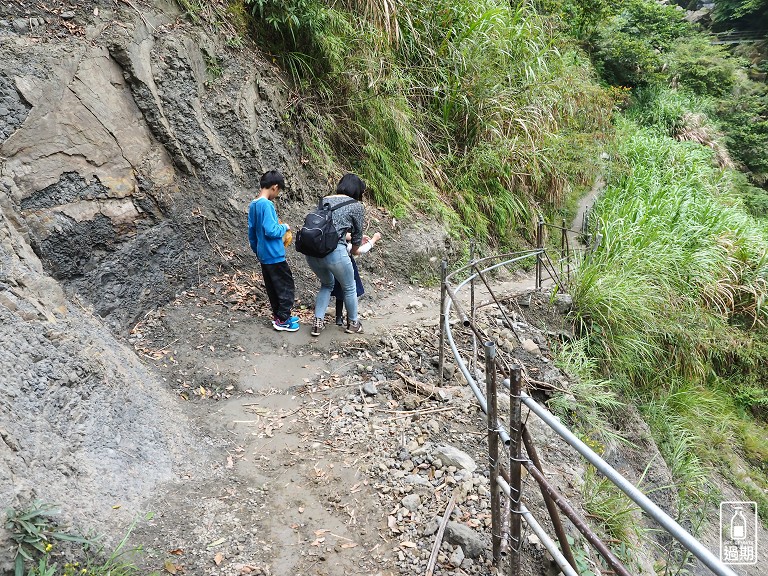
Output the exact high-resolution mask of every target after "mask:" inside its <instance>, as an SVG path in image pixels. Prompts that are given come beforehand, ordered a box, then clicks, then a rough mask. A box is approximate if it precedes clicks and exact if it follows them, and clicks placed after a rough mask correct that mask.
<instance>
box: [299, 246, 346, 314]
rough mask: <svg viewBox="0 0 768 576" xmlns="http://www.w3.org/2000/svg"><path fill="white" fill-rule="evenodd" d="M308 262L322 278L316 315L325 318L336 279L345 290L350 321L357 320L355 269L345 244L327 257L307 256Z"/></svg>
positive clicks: (316, 302) (316, 274)
mask: <svg viewBox="0 0 768 576" xmlns="http://www.w3.org/2000/svg"><path fill="white" fill-rule="evenodd" d="M307 264H309V267H310V268H311V269H312V272H314V273H315V276H317V277H318V278H319V279H320V291H319V292H318V293H317V299H316V300H315V317H316V318H325V311H326V310H327V309H328V304H330V303H331V292H332V291H333V284H334V282H335V281H336V280H338V281H339V284H341V289H342V291H343V292H344V307H345V308H346V309H347V318H348V319H349V321H350V322H357V285H356V284H355V271H354V269H353V268H352V258H351V257H350V255H349V253H348V252H347V246H346V245H345V244H339V245H338V246H336V249H335V250H334V251H333V252H331V253H330V254H328V256H326V257H325V258H315V257H314V256H307Z"/></svg>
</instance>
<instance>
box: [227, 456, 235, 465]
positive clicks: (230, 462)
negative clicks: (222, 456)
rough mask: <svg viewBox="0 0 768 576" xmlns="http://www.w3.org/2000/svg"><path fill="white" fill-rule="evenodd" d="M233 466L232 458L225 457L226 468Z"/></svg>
mask: <svg viewBox="0 0 768 576" xmlns="http://www.w3.org/2000/svg"><path fill="white" fill-rule="evenodd" d="M234 466H235V463H234V461H233V460H232V456H231V455H228V456H227V468H233V467H234Z"/></svg>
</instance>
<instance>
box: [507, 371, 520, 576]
mask: <svg viewBox="0 0 768 576" xmlns="http://www.w3.org/2000/svg"><path fill="white" fill-rule="evenodd" d="M521 382H522V378H521V375H520V367H519V366H514V367H513V368H512V373H511V374H510V384H511V386H510V393H509V476H510V478H509V480H510V482H509V488H510V495H511V500H512V514H510V516H509V517H510V521H511V522H512V526H510V529H509V535H510V541H511V543H512V555H511V556H510V557H509V573H510V576H519V574H520V544H521V542H520V539H521V533H522V530H521V526H520V524H521V522H520V496H521V489H522V486H521V479H522V478H521V477H522V474H521V470H520V460H521V459H520V455H521V453H522V449H521V446H520V445H521V441H520V437H521V435H522V429H523V422H522V420H523V419H522V405H521V403H520V386H521Z"/></svg>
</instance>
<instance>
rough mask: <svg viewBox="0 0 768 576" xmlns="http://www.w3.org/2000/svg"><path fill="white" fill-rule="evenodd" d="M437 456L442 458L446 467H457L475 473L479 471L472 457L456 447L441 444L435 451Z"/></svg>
mask: <svg viewBox="0 0 768 576" xmlns="http://www.w3.org/2000/svg"><path fill="white" fill-rule="evenodd" d="M433 453H434V455H435V456H437V457H439V458H440V461H441V462H442V464H443V465H444V466H455V467H456V468H457V469H458V470H466V471H468V472H470V473H471V472H474V471H475V470H477V464H476V463H475V461H474V460H473V459H472V457H471V456H470V455H469V454H467V453H466V452H463V451H461V450H459V449H458V448H456V447H454V446H448V445H446V444H441V445H438V446H435V448H434V449H433Z"/></svg>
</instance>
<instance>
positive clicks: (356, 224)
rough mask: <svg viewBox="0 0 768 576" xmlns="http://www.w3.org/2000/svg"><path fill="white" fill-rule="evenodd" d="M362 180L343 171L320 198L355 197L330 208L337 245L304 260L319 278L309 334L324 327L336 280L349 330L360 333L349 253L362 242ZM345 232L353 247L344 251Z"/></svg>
mask: <svg viewBox="0 0 768 576" xmlns="http://www.w3.org/2000/svg"><path fill="white" fill-rule="evenodd" d="M364 192H365V182H363V180H362V179H361V178H360V177H359V176H358V175H356V174H344V176H342V177H341V180H339V183H338V185H337V186H336V193H335V194H332V195H330V196H326V197H325V198H323V203H326V202H327V203H328V204H330V205H331V206H332V207H333V206H336V205H338V204H341V203H342V202H346V201H347V200H349V198H353V199H354V200H357V202H352V203H351V204H347V205H346V206H341V207H340V208H338V209H336V210H334V211H333V224H334V226H335V228H336V231H337V232H338V233H339V243H338V245H337V246H336V249H335V250H334V251H333V252H331V253H330V254H328V255H327V256H325V257H324V258H316V257H314V256H307V257H306V258H307V264H309V267H310V268H311V269H312V271H313V272H314V273H315V275H316V276H317V277H318V279H319V280H320V290H319V291H318V293H317V298H316V299H315V319H314V322H313V323H312V332H311V334H312V336H319V335H320V332H322V331H323V328H324V327H325V311H326V310H327V308H328V305H329V304H330V302H331V292H332V291H333V285H334V283H335V282H336V281H337V280H338V282H339V284H340V285H341V289H342V292H343V294H344V307H345V308H346V309H347V329H346V332H347V333H348V334H361V333H362V332H363V324H362V323H361V322H360V318H359V317H358V312H357V285H356V283H355V270H354V268H353V267H352V259H351V256H350V254H351V255H352V256H355V255H357V251H358V249H359V248H360V245H361V244H362V242H363V228H364V226H365V210H364V209H363V205H362V204H361V202H360V201H361V200H362V198H363V193H364ZM347 233H349V234H350V237H351V240H350V242H351V244H352V250H351V251H347V240H346V238H347Z"/></svg>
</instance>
